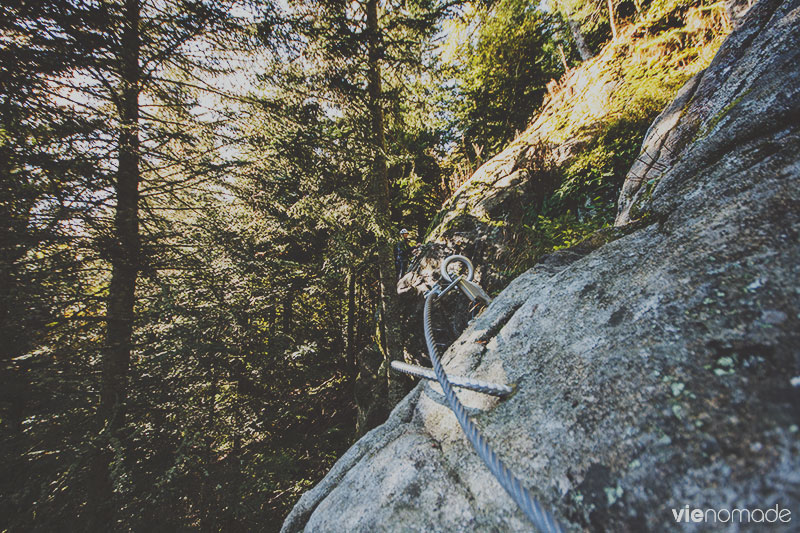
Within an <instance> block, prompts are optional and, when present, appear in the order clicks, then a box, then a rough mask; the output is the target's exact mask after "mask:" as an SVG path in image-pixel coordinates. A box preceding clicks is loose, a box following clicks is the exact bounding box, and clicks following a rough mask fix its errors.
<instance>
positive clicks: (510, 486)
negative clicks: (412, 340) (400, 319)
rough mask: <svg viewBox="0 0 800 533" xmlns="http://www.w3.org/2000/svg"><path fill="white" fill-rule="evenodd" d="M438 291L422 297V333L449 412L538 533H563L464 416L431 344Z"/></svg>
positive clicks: (559, 526) (433, 345)
mask: <svg viewBox="0 0 800 533" xmlns="http://www.w3.org/2000/svg"><path fill="white" fill-rule="evenodd" d="M439 291H440V289H439V288H438V287H435V288H434V289H432V290H431V291H430V292H428V294H427V295H426V296H425V307H424V308H423V312H422V314H423V327H424V331H425V343H426V344H427V345H428V353H429V355H430V358H431V362H432V363H433V371H434V374H435V375H436V380H437V381H438V382H439V385H441V387H442V391H444V396H445V398H446V399H447V403H448V404H449V405H450V409H451V410H452V411H453V414H455V416H456V419H457V420H458V423H459V424H460V425H461V429H462V430H464V434H465V435H466V436H467V439H468V440H469V442H470V444H472V447H473V448H475V451H476V452H478V455H479V456H480V458H481V459H482V460H483V462H484V463H485V464H486V466H487V467H488V468H489V471H490V472H491V473H492V474H493V475H494V477H495V478H497V481H498V482H499V483H500V485H501V486H502V487H503V488H504V489H505V490H506V492H507V493H508V494H509V496H511V498H512V499H513V500H514V502H516V504H517V505H518V506H519V508H520V509H522V511H523V512H524V513H525V515H526V516H527V517H528V519H529V520H530V521H531V522H532V523H533V525H534V526H536V528H537V529H539V530H540V531H542V532H543V533H563V531H564V530H563V528H562V527H561V525H560V524H559V523H558V522H557V521H556V519H555V518H554V517H553V515H552V514H551V513H550V512H549V511H547V510H546V509H544V508H543V507H542V505H541V504H540V503H539V501H538V500H537V499H536V498H535V497H534V496H533V495H532V494H531V493H530V491H529V490H528V489H527V488H526V487H525V486H524V485H523V484H522V481H521V480H520V479H519V478H518V477H516V476H515V475H514V474H513V473H512V472H511V471H510V470H509V469H508V467H506V465H505V464H504V463H503V461H501V460H500V458H499V457H498V456H497V454H496V453H495V452H494V450H492V448H491V447H490V446H489V443H488V442H487V441H486V439H485V438H484V437H483V435H481V433H480V432H479V431H478V427H477V426H476V425H475V424H474V423H473V422H472V420H471V419H470V418H469V416H467V411H466V410H465V409H464V406H463V405H462V404H461V402H460V401H459V399H458V397H457V396H456V393H455V391H454V390H453V383H451V381H450V379H448V377H447V374H446V373H445V371H444V368H443V367H442V363H441V362H440V361H439V352H438V349H437V348H436V343H435V342H434V340H433V326H432V323H431V305H432V304H433V302H434V300H435V299H436V297H437V295H438V294H439Z"/></svg>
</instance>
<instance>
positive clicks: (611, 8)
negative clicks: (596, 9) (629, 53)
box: [606, 0, 617, 39]
mask: <svg viewBox="0 0 800 533" xmlns="http://www.w3.org/2000/svg"><path fill="white" fill-rule="evenodd" d="M606 2H607V3H608V23H609V24H611V36H612V37H613V38H614V39H616V38H617V23H616V21H615V20H614V0H606Z"/></svg>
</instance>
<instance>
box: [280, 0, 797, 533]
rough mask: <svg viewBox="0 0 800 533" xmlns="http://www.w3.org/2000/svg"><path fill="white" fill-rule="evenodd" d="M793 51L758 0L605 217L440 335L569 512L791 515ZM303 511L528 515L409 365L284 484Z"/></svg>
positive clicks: (630, 523)
mask: <svg viewBox="0 0 800 533" xmlns="http://www.w3.org/2000/svg"><path fill="white" fill-rule="evenodd" d="M798 65H800V0H787V1H784V2H781V1H778V0H762V1H761V2H759V3H758V4H756V5H754V6H753V7H752V8H751V9H750V10H749V12H748V13H747V14H746V15H745V16H744V17H743V19H742V21H741V22H740V24H739V26H738V28H737V30H735V31H734V33H733V34H732V35H731V36H730V37H729V39H728V40H727V41H726V42H725V44H724V45H723V46H722V48H721V49H720V51H719V53H718V55H717V57H716V58H715V60H714V61H713V62H712V64H711V65H710V66H709V68H708V69H707V70H706V71H705V72H704V73H702V74H701V75H700V76H698V77H697V78H695V79H693V80H692V81H691V82H690V85H689V86H688V88H687V89H686V90H685V91H684V92H682V94H681V95H679V96H678V98H677V99H676V102H675V103H674V104H673V105H672V106H670V109H668V110H667V111H665V113H664V114H662V116H661V117H660V122H657V123H656V124H655V125H654V126H653V129H651V132H656V131H660V132H661V133H660V134H659V135H660V137H661V140H660V141H658V142H659V143H660V144H659V145H658V146H656V144H653V143H651V144H647V143H646V144H645V147H644V150H645V151H647V150H648V149H650V150H653V151H652V154H654V159H655V160H656V161H657V162H659V165H650V167H649V168H647V169H644V170H643V169H641V168H640V169H638V170H636V169H634V170H636V172H633V171H632V176H633V177H630V178H629V183H628V184H626V191H625V193H624V194H623V196H622V197H621V200H620V202H621V207H622V209H621V211H620V213H621V215H620V219H619V221H618V222H619V224H620V225H621V226H622V227H620V228H619V229H618V230H616V231H614V232H610V233H607V234H605V235H604V236H603V238H601V239H599V240H598V243H596V244H595V245H593V246H583V247H578V248H576V249H573V250H568V251H565V252H562V253H559V254H556V255H554V256H551V257H549V258H547V260H545V261H543V262H542V263H540V264H538V265H537V266H535V267H534V268H532V269H531V270H529V271H528V272H526V273H525V274H523V275H522V276H520V277H518V278H517V279H515V280H514V281H513V282H511V284H510V285H508V287H506V288H505V289H504V290H503V292H502V293H501V294H500V295H499V296H498V297H497V298H496V299H495V300H494V302H493V303H492V305H491V306H489V308H488V309H487V310H486V312H484V313H483V314H482V315H481V316H480V317H478V318H477V319H476V320H475V321H473V322H472V323H471V324H470V325H469V326H468V327H467V329H466V330H465V331H464V333H463V334H462V335H461V336H460V337H459V338H458V339H457V340H456V341H455V342H454V343H453V345H452V346H451V347H450V348H449V349H448V351H447V352H446V354H445V356H444V362H445V367H446V369H447V371H448V372H449V373H453V374H463V375H468V376H472V377H475V378H479V379H485V380H491V381H498V382H503V383H509V384H514V386H515V387H516V392H515V393H514V395H512V396H511V397H509V398H507V399H504V400H498V399H495V398H491V397H487V396H484V395H481V394H478V393H470V392H460V393H459V396H460V397H461V398H462V400H463V402H464V403H465V405H467V406H468V408H469V409H470V410H471V412H472V413H473V418H474V420H475V421H476V423H477V424H478V425H479V427H480V428H481V430H482V431H483V432H484V434H485V435H486V436H487V438H488V439H489V441H490V442H491V443H492V445H493V446H494V447H495V449H496V450H497V451H498V453H499V454H500V455H501V456H502V457H503V459H504V460H505V461H506V462H507V464H508V465H509V466H510V467H511V468H512V469H513V470H514V471H515V473H516V474H517V475H518V476H520V477H521V478H522V479H523V480H524V481H525V482H526V484H527V485H528V486H529V487H530V488H531V489H532V491H533V492H534V494H535V495H536V496H537V497H539V498H540V499H541V500H542V502H543V503H544V504H545V505H547V506H548V507H550V508H551V509H552V510H553V511H554V513H555V514H556V515H557V516H558V517H559V518H560V519H561V520H562V521H563V523H564V524H565V525H566V526H567V527H568V528H569V529H570V530H574V531H581V530H592V531H604V530H605V531H631V532H641V531H672V530H675V531H706V530H709V528H710V527H712V526H709V525H708V524H703V523H699V524H695V523H683V524H676V523H675V520H674V518H673V514H672V509H681V508H683V506H684V505H690V506H691V507H693V508H694V507H698V508H703V509H706V508H714V509H722V508H727V509H731V508H734V507H749V508H751V509H752V508H762V509H765V508H767V507H774V506H775V505H779V506H780V507H781V508H787V509H789V510H791V512H792V517H793V520H792V522H791V523H788V524H778V525H771V526H769V531H794V530H796V529H797V528H796V525H797V524H796V522H797V520H800V516H797V513H799V512H800V440H798V436H799V435H800V430H799V429H798V425H800V416H799V415H800V286H799V285H798V280H799V279H800V247H798V241H799V240H800V239H799V238H798V237H799V236H800V68H798ZM659 124H661V125H659ZM651 140H652V139H651ZM656 167H658V169H659V170H654V169H655V168H656ZM641 176H644V177H645V178H646V179H641V180H638V178H639V177H641ZM634 178H636V180H635V179H634ZM637 180H638V182H637ZM634 219H638V222H636V223H633V224H631V223H630V222H631V221H632V220H634ZM446 311H447V309H443V308H439V309H437V310H436V311H435V312H436V313H444V312H446ZM715 529H716V530H732V531H737V530H738V531H756V530H759V531H760V530H764V529H765V528H764V525H763V524H742V525H736V526H731V525H730V524H728V525H726V526H723V525H720V524H718V525H717V526H716V528H715ZM300 530H306V531H529V530H530V525H529V524H528V522H527V521H526V519H525V517H524V515H523V514H522V513H521V512H520V511H519V510H518V509H517V508H516V507H515V505H514V503H513V502H512V500H511V499H510V498H509V497H508V496H507V495H506V494H505V492H504V491H503V489H502V488H501V487H500V486H499V484H498V483H497V482H496V481H495V480H494V478H493V477H492V476H491V474H490V473H489V472H488V470H487V469H486V468H485V467H484V465H483V464H482V463H481V462H480V459H479V458H478V456H477V455H476V454H475V452H474V451H473V450H472V448H471V447H470V446H469V444H468V442H467V441H466V439H465V437H464V436H463V435H462V433H461V429H460V428H459V426H458V423H457V422H456V420H455V417H454V416H453V414H452V413H451V412H450V410H449V409H448V408H447V406H446V404H445V402H444V398H443V397H442V395H441V389H439V387H438V385H435V384H428V383H421V384H419V385H418V386H417V387H416V388H415V389H414V391H413V392H412V393H411V394H410V395H409V396H408V397H406V399H405V400H404V401H403V402H402V403H401V404H400V405H398V407H397V408H396V409H395V410H394V411H393V412H392V414H391V416H390V417H389V420H388V421H387V422H386V423H385V424H384V425H382V426H379V427H378V428H376V429H375V430H373V431H371V432H370V433H368V434H367V435H366V436H365V437H364V438H362V439H361V440H359V441H358V442H357V443H356V444H355V445H354V446H353V448H351V449H350V450H349V451H348V452H347V453H346V454H345V455H344V456H343V457H342V458H341V459H340V460H339V461H338V462H337V463H336V465H335V466H334V467H333V469H332V470H331V472H330V473H329V474H328V476H326V478H325V479H324V480H323V481H322V482H321V483H320V484H319V485H317V486H316V487H315V488H314V489H312V490H311V491H309V492H308V493H306V494H305V495H304V496H303V497H302V498H301V500H300V502H299V503H298V504H297V506H296V507H295V509H294V510H293V511H292V513H291V514H290V515H289V517H288V518H287V520H286V522H285V523H284V525H283V531H285V532H289V531H300Z"/></svg>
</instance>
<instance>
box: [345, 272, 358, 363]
mask: <svg viewBox="0 0 800 533" xmlns="http://www.w3.org/2000/svg"><path fill="white" fill-rule="evenodd" d="M355 333H356V273H355V271H353V270H352V269H351V270H350V276H349V279H348V280H347V333H346V336H347V340H346V341H345V342H346V343H347V344H346V348H345V349H346V352H345V356H346V358H347V361H346V366H347V372H348V374H350V377H351V379H355V376H356V346H355V344H356V339H355Z"/></svg>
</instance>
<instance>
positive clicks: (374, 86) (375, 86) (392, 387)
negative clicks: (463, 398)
mask: <svg viewBox="0 0 800 533" xmlns="http://www.w3.org/2000/svg"><path fill="white" fill-rule="evenodd" d="M367 34H368V49H369V58H368V74H367V76H368V79H367V91H368V93H369V107H370V115H371V123H372V138H373V144H374V149H375V158H374V160H373V168H372V172H373V182H372V194H373V203H374V205H375V215H376V217H377V221H376V222H377V226H378V228H379V232H378V233H379V234H378V235H377V238H378V270H379V273H380V274H379V275H380V285H381V322H382V325H383V326H384V330H385V332H386V333H385V334H386V339H385V340H386V351H385V352H384V359H387V360H393V359H397V360H399V359H401V358H402V346H401V345H400V321H399V320H398V316H397V302H396V300H397V280H396V279H395V270H394V260H393V257H392V252H393V250H392V243H391V241H390V240H389V235H391V227H390V223H391V218H390V215H389V177H388V173H387V168H386V138H385V136H384V126H383V108H382V105H381V99H382V93H381V65H380V61H381V56H382V49H381V43H380V29H379V27H378V0H369V1H368V2H367ZM384 366H385V369H386V379H387V383H388V388H389V389H388V390H389V402H390V403H391V404H392V405H394V404H395V403H397V402H398V401H400V399H401V398H402V392H403V391H402V387H400V383H399V382H398V381H396V380H394V379H391V374H390V371H389V365H388V361H387V364H386V365H384Z"/></svg>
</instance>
